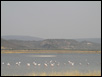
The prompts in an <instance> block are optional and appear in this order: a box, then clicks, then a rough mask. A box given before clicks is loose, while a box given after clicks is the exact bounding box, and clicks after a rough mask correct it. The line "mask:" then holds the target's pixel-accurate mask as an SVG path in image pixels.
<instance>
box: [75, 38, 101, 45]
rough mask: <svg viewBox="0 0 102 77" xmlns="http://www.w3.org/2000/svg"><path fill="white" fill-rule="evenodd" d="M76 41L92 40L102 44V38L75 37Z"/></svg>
mask: <svg viewBox="0 0 102 77" xmlns="http://www.w3.org/2000/svg"><path fill="white" fill-rule="evenodd" d="M75 40H76V41H79V42H82V41H90V42H94V43H99V44H101V38H82V39H75Z"/></svg>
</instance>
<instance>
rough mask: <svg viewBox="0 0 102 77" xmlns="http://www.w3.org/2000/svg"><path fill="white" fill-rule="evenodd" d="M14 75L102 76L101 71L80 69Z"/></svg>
mask: <svg viewBox="0 0 102 77" xmlns="http://www.w3.org/2000/svg"><path fill="white" fill-rule="evenodd" d="M2 76H11V75H2ZM12 76H101V71H98V70H97V71H96V70H94V71H88V72H87V73H82V72H79V71H78V70H75V71H66V72H50V73H46V72H41V73H35V72H32V73H28V74H24V75H15V74H14V75H12Z"/></svg>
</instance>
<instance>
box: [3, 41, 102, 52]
mask: <svg viewBox="0 0 102 77" xmlns="http://www.w3.org/2000/svg"><path fill="white" fill-rule="evenodd" d="M1 46H2V47H5V48H12V49H47V50H49V49H67V50H101V44H98V43H93V42H90V41H82V42H78V41H76V40H73V39H45V40H42V41H21V40H4V39H1Z"/></svg>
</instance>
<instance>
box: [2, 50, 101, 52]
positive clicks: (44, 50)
mask: <svg viewBox="0 0 102 77" xmlns="http://www.w3.org/2000/svg"><path fill="white" fill-rule="evenodd" d="M1 53H101V51H72V50H1Z"/></svg>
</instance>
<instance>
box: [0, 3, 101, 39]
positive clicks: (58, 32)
mask: <svg viewBox="0 0 102 77" xmlns="http://www.w3.org/2000/svg"><path fill="white" fill-rule="evenodd" d="M5 35H23V36H34V37H40V38H44V39H76V38H101V1H1V36H5Z"/></svg>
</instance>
